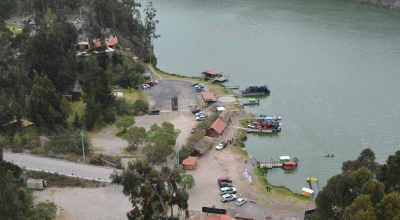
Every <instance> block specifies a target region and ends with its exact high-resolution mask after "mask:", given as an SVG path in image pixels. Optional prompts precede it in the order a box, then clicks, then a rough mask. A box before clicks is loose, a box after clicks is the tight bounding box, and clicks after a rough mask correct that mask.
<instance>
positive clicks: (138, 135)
mask: <svg viewBox="0 0 400 220" xmlns="http://www.w3.org/2000/svg"><path fill="white" fill-rule="evenodd" d="M146 137H147V133H146V129H144V127H140V128H139V127H137V126H134V127H131V128H129V129H128V130H126V133H125V134H124V136H123V137H122V139H124V140H126V141H128V144H129V145H128V147H127V148H126V150H127V151H132V150H136V149H138V148H139V145H140V144H142V143H143V142H144V141H145V140H146Z"/></svg>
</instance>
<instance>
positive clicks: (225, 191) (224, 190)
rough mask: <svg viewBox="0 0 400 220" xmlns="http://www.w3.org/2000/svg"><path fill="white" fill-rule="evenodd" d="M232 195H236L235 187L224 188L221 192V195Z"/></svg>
mask: <svg viewBox="0 0 400 220" xmlns="http://www.w3.org/2000/svg"><path fill="white" fill-rule="evenodd" d="M232 193H236V188H235V187H224V188H221V189H220V190H219V194H221V195H224V194H232Z"/></svg>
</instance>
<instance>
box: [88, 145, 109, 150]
mask: <svg viewBox="0 0 400 220" xmlns="http://www.w3.org/2000/svg"><path fill="white" fill-rule="evenodd" d="M89 149H90V150H92V151H106V150H105V149H104V148H103V147H96V146H91V147H89Z"/></svg>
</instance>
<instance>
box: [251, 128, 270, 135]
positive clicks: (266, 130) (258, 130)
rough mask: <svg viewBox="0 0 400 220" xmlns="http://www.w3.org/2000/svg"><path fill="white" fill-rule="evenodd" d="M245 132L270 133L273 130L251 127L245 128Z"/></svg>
mask: <svg viewBox="0 0 400 220" xmlns="http://www.w3.org/2000/svg"><path fill="white" fill-rule="evenodd" d="M246 132H247V133H263V134H271V133H272V132H274V130H273V129H265V130H264V129H261V130H260V129H253V128H246Z"/></svg>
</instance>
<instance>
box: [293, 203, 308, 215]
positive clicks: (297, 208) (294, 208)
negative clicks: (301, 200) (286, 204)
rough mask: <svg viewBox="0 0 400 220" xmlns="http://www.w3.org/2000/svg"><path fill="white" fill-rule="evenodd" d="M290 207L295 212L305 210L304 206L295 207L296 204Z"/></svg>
mask: <svg viewBox="0 0 400 220" xmlns="http://www.w3.org/2000/svg"><path fill="white" fill-rule="evenodd" d="M290 209H291V210H292V211H295V212H299V213H304V212H305V211H306V209H305V208H301V207H297V206H292V205H291V206H290Z"/></svg>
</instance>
